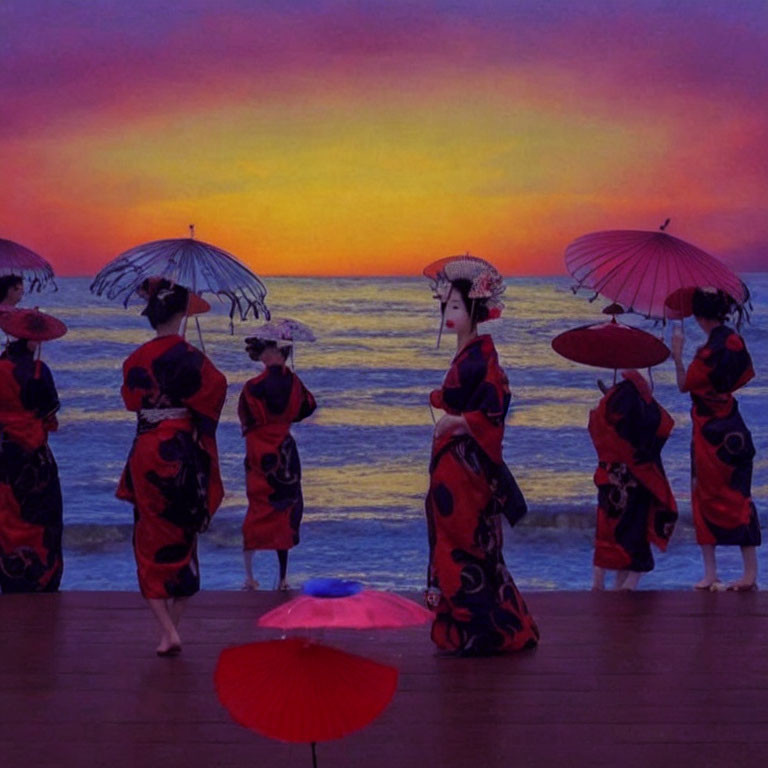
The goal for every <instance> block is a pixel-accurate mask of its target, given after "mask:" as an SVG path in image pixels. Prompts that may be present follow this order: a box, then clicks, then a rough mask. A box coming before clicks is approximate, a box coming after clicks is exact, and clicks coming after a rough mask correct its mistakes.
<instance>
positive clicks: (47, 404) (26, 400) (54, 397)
mask: <svg viewBox="0 0 768 768" xmlns="http://www.w3.org/2000/svg"><path fill="white" fill-rule="evenodd" d="M19 394H20V397H21V402H22V405H23V406H24V407H25V408H26V409H27V410H28V411H32V412H33V413H35V414H36V415H37V416H38V417H39V418H41V419H43V420H51V428H52V429H55V424H56V419H55V417H54V414H55V413H56V411H58V410H59V408H60V407H61V404H60V403H59V395H58V393H57V392H56V385H55V384H54V383H53V376H52V375H51V370H50V368H48V366H47V365H46V364H45V363H42V362H40V361H38V362H36V363H35V372H34V375H33V376H31V377H30V378H28V379H27V380H26V381H25V382H24V386H23V387H22V388H21V392H20V393H19Z"/></svg>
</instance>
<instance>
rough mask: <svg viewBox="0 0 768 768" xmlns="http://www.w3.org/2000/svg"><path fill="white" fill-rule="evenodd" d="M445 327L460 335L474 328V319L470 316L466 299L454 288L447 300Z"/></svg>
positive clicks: (444, 316) (444, 317) (444, 318)
mask: <svg viewBox="0 0 768 768" xmlns="http://www.w3.org/2000/svg"><path fill="white" fill-rule="evenodd" d="M443 328H444V329H445V330H446V331H449V332H450V333H456V334H459V335H461V334H468V333H470V332H471V330H472V321H471V320H470V318H469V312H467V308H466V307H465V306H464V300H463V299H462V298H461V296H460V295H459V293H458V292H457V291H455V290H453V289H452V290H451V292H450V293H449V294H448V300H447V301H446V302H445V314H444V315H443Z"/></svg>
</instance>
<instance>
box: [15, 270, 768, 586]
mask: <svg viewBox="0 0 768 768" xmlns="http://www.w3.org/2000/svg"><path fill="white" fill-rule="evenodd" d="M746 279H747V282H748V283H749V285H750V288H751V289H752V292H753V295H754V300H755V309H754V312H753V314H752V323H751V324H750V325H747V326H746V327H745V328H744V330H743V335H744V337H745V339H746V342H747V345H748V347H749V349H750V351H751V353H752V356H753V358H754V360H755V367H756V370H757V374H758V375H757V377H756V379H755V380H753V381H752V382H751V383H750V384H749V385H748V386H747V387H746V388H745V389H744V390H742V392H741V393H740V394H739V396H738V397H739V401H740V405H741V408H742V411H743V414H744V417H745V420H746V422H747V424H748V425H749V426H750V427H751V429H752V432H753V437H754V440H755V444H756V447H757V452H758V453H757V459H756V463H755V475H754V481H753V495H754V497H755V500H756V503H757V505H758V510H759V511H760V512H761V516H762V517H763V519H765V517H764V515H765V511H766V507H767V506H768V505H766V496H767V495H768V494H767V493H766V491H768V450H766V449H768V445H766V443H768V429H767V427H768V410H766V409H765V407H764V404H765V402H766V400H765V395H766V383H765V378H764V376H763V375H762V372H763V371H764V370H765V366H764V365H763V361H765V360H767V359H768V298H767V297H768V275H749V276H747V277H746ZM266 283H267V287H268V290H269V293H268V296H267V301H268V304H269V306H270V308H271V310H272V312H273V314H274V315H276V316H289V317H294V318H296V319H298V320H301V321H302V322H305V323H307V324H308V325H309V326H311V327H312V328H313V329H314V330H315V331H316V334H317V337H318V341H317V343H315V344H305V345H301V346H299V347H298V349H297V353H296V367H297V370H298V372H299V374H300V375H301V377H302V378H303V380H304V381H305V383H306V384H307V386H308V387H309V388H310V389H311V390H312V391H313V393H314V394H315V396H316V398H317V401H318V404H319V408H318V411H317V412H316V414H315V415H314V416H313V417H312V418H310V419H308V420H307V421H306V422H304V423H302V424H300V425H297V426H296V427H295V428H294V435H295V437H296V439H297V442H298V444H299V450H300V453H301V459H302V465H303V472H304V496H305V502H306V511H305V516H304V522H303V524H302V529H301V536H302V541H301V544H300V545H299V546H298V547H297V548H295V549H294V550H292V552H291V555H290V562H289V580H290V581H292V582H293V583H295V584H299V583H301V582H302V581H303V580H305V579H307V578H310V577H313V576H338V577H345V578H355V579H360V580H362V581H364V582H366V583H367V584H369V585H372V586H378V587H382V588H384V587H387V588H399V589H412V588H421V587H422V586H423V582H424V574H425V569H426V557H427V547H426V530H425V524H424V517H423V497H424V494H425V492H426V488H427V482H428V478H427V465H428V460H429V448H430V439H431V431H432V419H431V416H430V412H429V409H428V407H427V394H428V392H429V391H430V390H431V389H433V388H435V387H438V386H439V385H440V383H441V381H442V377H443V375H444V372H445V369H446V368H447V366H448V364H449V363H450V360H451V357H452V355H453V352H454V351H455V338H454V337H451V336H446V337H445V338H444V340H443V344H442V348H441V349H440V350H437V349H435V339H436V329H437V324H438V315H437V308H436V304H435V303H434V301H433V300H432V299H431V295H430V291H429V289H428V287H427V285H426V282H425V281H423V280H421V279H415V278H414V279H404V278H375V279H368V278H365V279H362V278H361V279H351V278H350V279H315V278H302V279H294V278H271V279H268V280H267V281H266ZM569 286H570V281H569V280H568V279H567V278H519V279H514V280H510V281H509V282H508V290H507V302H506V303H507V309H506V312H505V316H504V318H503V319H502V320H498V321H494V322H492V323H488V324H487V325H486V326H484V329H486V330H488V331H489V332H491V333H492V334H493V336H494V339H495V341H496V345H497V347H498V350H499V354H500V357H501V360H502V363H503V365H504V367H505V369H506V371H507V374H508V376H509V379H510V385H511V388H512V391H513V406H512V411H511V413H510V416H509V418H508V424H507V431H506V436H505V445H504V453H505V457H506V460H507V463H508V464H509V465H510V467H511V469H512V471H513V473H514V474H515V476H516V477H517V480H518V482H519V483H520V486H521V488H522V489H523V492H524V493H525V496H526V498H527V500H528V503H529V507H530V512H529V515H528V517H527V518H526V519H525V520H524V521H523V522H522V523H521V524H520V525H518V526H517V527H516V528H515V529H514V530H513V531H510V530H509V529H507V532H506V556H507V560H508V563H509V566H510V570H511V571H512V573H513V575H514V577H515V579H516V580H517V581H518V583H519V584H520V586H521V587H523V588H528V589H554V588H557V589H582V588H586V587H588V585H589V583H590V578H591V552H592V527H593V524H594V506H595V488H594V486H593V484H592V472H593V470H594V463H595V455H594V449H593V447H592V444H591V442H590V440H589V436H588V434H587V431H586V424H587V418H588V412H589V410H590V408H592V407H594V405H595V403H596V402H597V400H598V399H599V396H600V395H599V392H598V389H597V387H596V385H595V382H596V379H597V377H598V376H602V377H603V378H604V379H606V380H610V378H611V376H612V372H610V371H599V370H598V369H591V368H587V367H585V366H579V365H576V364H574V363H570V362H568V361H567V360H564V359H562V358H560V357H559V356H558V355H556V354H555V353H554V352H553V351H552V349H551V347H550V341H551V339H552V338H553V337H554V336H555V335H557V334H558V333H560V332H561V331H563V330H566V329H567V328H571V327H574V326H576V325H582V324H585V323H590V322H598V321H600V320H603V319H605V316H603V315H601V314H600V313H599V309H600V307H601V306H602V305H603V304H605V303H607V302H601V301H598V302H596V303H595V304H590V303H589V302H588V301H587V299H586V298H585V297H583V296H574V295H573V294H572V293H571V291H570V290H569ZM213 302H214V305H215V306H214V310H213V312H211V313H209V314H208V315H205V316H203V317H202V318H201V321H200V322H201V327H202V333H203V339H204V343H205V346H206V350H207V352H208V354H209V355H210V357H211V358H212V359H213V361H214V363H215V364H216V365H217V366H218V367H219V368H220V369H221V370H222V371H223V372H224V373H225V374H226V376H227V379H228V381H229V395H228V398H227V403H226V406H225V409H224V413H223V418H222V421H221V424H220V426H219V432H218V439H219V449H220V453H221V459H222V472H223V476H224V483H225V488H226V498H225V500H224V503H223V506H222V508H221V509H220V511H219V512H218V514H217V515H216V517H215V519H214V521H213V523H212V525H211V528H210V530H209V531H208V533H206V534H205V535H204V536H202V537H201V554H200V556H201V570H202V576H203V586H204V587H206V588H209V589H235V588H238V587H239V586H240V584H241V583H242V573H241V569H242V564H241V551H240V525H241V522H242V517H243V514H244V511H245V507H246V497H245V480H244V474H243V467H242V462H243V450H244V447H243V440H242V438H241V436H240V431H239V426H238V423H237V414H236V405H237V397H238V395H239V392H240V389H241V387H242V385H243V382H244V381H246V379H248V378H249V377H250V376H252V375H254V364H253V363H252V362H251V361H250V360H249V359H248V358H247V356H246V355H245V353H244V352H243V342H242V340H243V338H244V337H245V336H247V335H248V334H249V330H250V329H251V328H252V327H253V323H249V324H239V325H236V326H235V331H234V335H230V332H229V320H228V317H227V314H226V307H225V306H224V305H219V304H218V303H217V302H216V300H215V299H213ZM24 303H25V305H31V304H33V303H37V304H39V305H40V306H41V308H43V309H46V310H49V311H50V312H52V313H54V314H55V315H57V316H58V317H60V318H61V319H63V320H64V321H65V322H66V323H67V324H68V326H69V333H68V334H67V335H66V336H65V337H64V338H63V339H61V340H58V341H55V342H51V343H49V344H46V345H45V348H44V358H45V360H46V361H47V362H48V364H49V366H50V367H51V369H52V371H53V374H54V377H55V379H56V383H57V386H58V388H59V394H60V398H61V402H62V409H61V414H60V424H61V427H60V430H59V432H58V433H55V434H53V435H52V436H51V445H52V448H53V451H54V453H55V455H56V458H57V461H58V463H59V468H60V473H61V480H62V489H63V493H64V505H65V506H64V521H65V570H64V579H63V583H62V586H63V588H65V589H134V588H135V587H136V577H135V566H134V562H133V554H132V550H131V545H130V535H131V520H132V511H131V508H130V506H129V505H127V504H125V503H124V502H120V501H118V500H117V499H116V498H114V490H115V487H116V484H117V481H118V477H119V475H120V471H121V469H122V466H123V463H124V461H125V457H126V454H127V452H128V449H129V447H130V444H131V440H132V437H133V434H134V428H135V425H134V416H133V415H132V414H129V413H127V412H126V411H125V410H123V406H122V401H121V399H120V394H119V390H120V385H121V366H122V362H123V360H124V359H125V358H126V357H127V356H128V354H129V353H130V352H131V351H132V350H133V349H134V348H135V347H137V346H138V345H140V344H141V343H143V342H144V341H146V340H147V339H149V338H150V337H151V332H150V329H149V327H148V325H147V324H146V321H145V319H144V318H142V317H141V316H140V315H139V311H140V308H139V306H138V305H136V306H130V307H129V308H128V309H124V308H123V307H122V305H121V304H119V303H113V302H109V301H108V300H106V299H103V298H97V297H94V296H92V295H91V294H90V293H89V291H88V280H86V279H79V278H69V279H61V280H59V291H58V293H45V294H42V295H40V296H37V295H36V296H34V297H27V299H26V300H25V302H24ZM625 319H626V320H627V321H628V322H631V323H633V324H636V325H639V326H641V327H645V328H647V329H651V330H653V326H652V324H651V323H649V322H648V321H643V320H642V319H640V318H636V319H632V318H631V317H627V316H625ZM656 332H659V333H660V332H661V330H660V329H656ZM686 333H687V337H688V340H687V345H686V360H687V359H689V358H690V355H691V354H692V352H693V350H694V349H695V347H696V346H697V345H698V344H700V343H702V341H703V335H702V334H701V332H700V331H699V330H698V327H697V326H695V324H694V323H693V322H687V323H686ZM187 335H188V338H190V339H191V340H192V341H193V342H194V343H199V342H198V341H197V334H196V331H194V329H191V330H190V331H189V332H188V334H187ZM667 336H668V331H667ZM654 377H655V383H656V391H655V393H656V397H657V398H658V399H659V401H660V402H661V403H662V404H663V405H664V406H665V407H666V408H667V409H668V410H669V411H670V413H671V414H672V415H673V417H674V418H675V421H676V423H677V426H676V428H675V431H674V432H673V434H672V437H671V438H670V440H669V442H668V443H667V447H666V448H665V451H664V454H663V457H664V463H665V466H666V469H667V473H668V475H669V477H670V481H671V484H672V488H673V490H674V492H675V494H676V496H677V499H678V502H679V505H680V508H681V522H680V524H679V525H678V528H677V530H676V532H675V535H674V537H673V540H672V543H671V545H670V547H669V550H668V552H667V553H666V554H664V555H660V556H659V557H658V558H657V568H656V570H655V571H654V572H653V573H652V574H650V575H648V576H647V577H644V579H643V582H642V584H643V585H644V586H646V587H647V588H682V587H687V586H689V585H690V584H691V583H692V582H693V581H695V580H697V579H698V578H699V577H700V574H699V554H698V549H697V547H696V546H695V544H694V540H693V531H692V528H691V522H690V501H689V481H688V469H689V458H688V444H689V441H690V419H689V416H688V409H689V400H688V398H687V397H686V396H684V395H682V394H680V393H679V392H678V391H677V388H676V386H675V382H674V369H673V366H672V363H671V361H668V362H666V363H665V364H663V365H662V366H661V367H660V368H659V369H658V370H656V371H655V372H654ZM718 557H719V558H721V559H722V563H723V575H724V577H726V578H727V577H728V576H729V575H730V574H731V573H734V574H735V573H736V572H737V571H738V568H739V553H738V551H726V550H725V549H723V550H722V554H720V552H719V554H718ZM760 557H761V564H762V565H763V567H768V564H766V563H765V562H764V557H763V556H762V555H761V556H760ZM255 565H256V574H257V578H259V579H260V581H261V582H262V584H263V585H264V586H266V587H270V588H271V587H272V585H273V583H274V580H275V570H276V558H275V557H274V554H273V553H269V552H265V553H260V554H257V557H256V563H255Z"/></svg>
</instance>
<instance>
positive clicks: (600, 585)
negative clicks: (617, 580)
mask: <svg viewBox="0 0 768 768" xmlns="http://www.w3.org/2000/svg"><path fill="white" fill-rule="evenodd" d="M604 589H605V568H600V567H599V566H597V565H596V566H595V567H594V568H593V569H592V591H593V592H602V591H603V590H604Z"/></svg>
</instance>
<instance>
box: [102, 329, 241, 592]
mask: <svg viewBox="0 0 768 768" xmlns="http://www.w3.org/2000/svg"><path fill="white" fill-rule="evenodd" d="M123 382H124V383H123V387H122V390H121V392H122V395H123V400H124V401H125V407H126V408H127V409H128V410H129V411H138V413H139V418H138V430H137V434H136V439H135V440H134V443H133V447H132V448H131V452H130V454H129V456H128V461H127V463H126V466H125V470H124V471H123V476H122V477H121V479H120V485H119V487H118V489H117V496H118V498H121V499H125V500H126V501H130V502H132V503H133V505H134V533H133V548H134V553H135V555H136V565H137V571H138V578H139V587H140V588H141V594H142V595H143V596H144V597H145V598H149V599H163V598H169V597H189V596H190V595H193V594H195V592H197V591H198V590H199V589H200V571H199V568H198V562H197V533H198V532H199V531H201V530H204V529H205V528H206V527H207V525H208V521H209V520H210V518H211V517H212V516H213V514H214V513H215V512H216V510H217V509H218V507H219V504H220V503H221V500H222V498H223V496H224V489H223V487H222V483H221V475H220V474H219V457H218V451H217V448H216V427H217V425H218V422H219V416H220V414H221V409H222V407H223V405H224V399H225V397H226V394H227V380H226V379H225V378H224V375H223V374H222V373H221V372H220V371H219V370H217V369H216V368H215V367H214V365H213V364H212V363H211V361H210V360H209V359H208V358H207V357H206V356H205V355H204V354H203V353H202V352H200V351H199V350H198V349H195V347H193V346H192V345H190V344H188V343H187V342H186V341H185V340H184V339H183V338H182V337H181V336H177V335H172V336H161V337H158V338H155V339H152V340H151V341H148V342H147V343H146V344H144V345H142V346H141V347H139V348H138V349H137V350H136V351H135V352H134V353H133V354H132V355H131V356H130V357H129V358H128V359H127V360H126V361H125V363H124V364H123ZM164 411H165V412H166V413H164Z"/></svg>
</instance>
